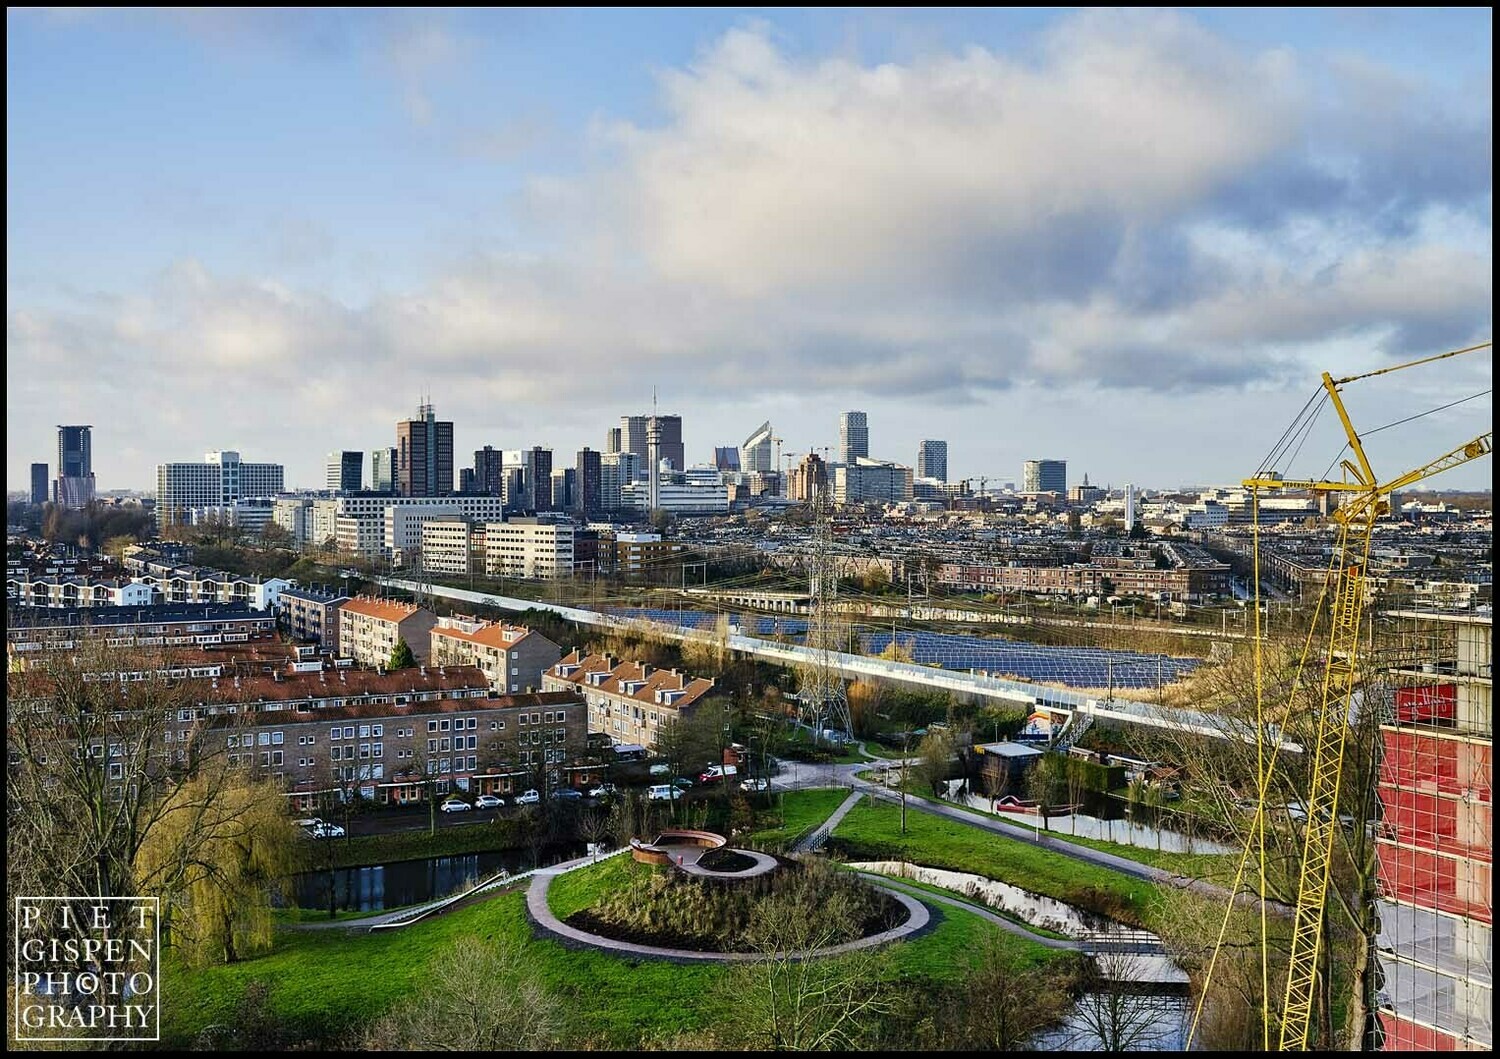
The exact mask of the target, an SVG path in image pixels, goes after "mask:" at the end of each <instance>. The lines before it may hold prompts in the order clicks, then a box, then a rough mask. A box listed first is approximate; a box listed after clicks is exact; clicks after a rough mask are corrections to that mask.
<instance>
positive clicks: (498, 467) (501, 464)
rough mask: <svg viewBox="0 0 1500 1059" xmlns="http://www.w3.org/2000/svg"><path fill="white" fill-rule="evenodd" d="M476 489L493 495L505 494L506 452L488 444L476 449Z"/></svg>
mask: <svg viewBox="0 0 1500 1059" xmlns="http://www.w3.org/2000/svg"><path fill="white" fill-rule="evenodd" d="M474 489H475V490H476V491H477V492H480V493H488V494H490V495H491V496H503V495H505V460H504V454H503V453H502V452H501V451H500V450H499V449H497V448H494V447H492V446H490V445H486V446H485V447H484V448H482V449H475V450H474Z"/></svg>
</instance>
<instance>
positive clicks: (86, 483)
mask: <svg viewBox="0 0 1500 1059" xmlns="http://www.w3.org/2000/svg"><path fill="white" fill-rule="evenodd" d="M93 499H94V428H93V427H91V426H63V425H61V424H59V426H58V428H57V496H56V500H57V502H58V503H59V504H61V505H62V506H63V507H74V508H77V507H87V506H88V505H89V502H90V501H92V500H93Z"/></svg>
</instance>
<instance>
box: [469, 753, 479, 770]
mask: <svg viewBox="0 0 1500 1059" xmlns="http://www.w3.org/2000/svg"><path fill="white" fill-rule="evenodd" d="M478 760H479V759H478V758H477V757H475V756H474V755H473V754H470V755H469V771H470V772H473V771H474V769H475V768H476V767H477V763H478Z"/></svg>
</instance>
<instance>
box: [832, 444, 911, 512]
mask: <svg viewBox="0 0 1500 1059" xmlns="http://www.w3.org/2000/svg"><path fill="white" fill-rule="evenodd" d="M911 498H912V473H911V468H910V467H903V466H902V465H901V464H899V463H888V462H886V461H884V460H872V459H869V458H868V457H864V456H858V457H855V459H854V460H853V461H851V462H849V463H845V464H841V465H839V466H838V467H835V468H834V478H833V500H834V503H836V504H868V503H876V504H899V503H903V502H905V501H907V500H910V499H911Z"/></svg>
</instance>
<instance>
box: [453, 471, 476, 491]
mask: <svg viewBox="0 0 1500 1059" xmlns="http://www.w3.org/2000/svg"><path fill="white" fill-rule="evenodd" d="M475 480H476V476H475V474H474V468H472V467H460V468H459V469H458V491H459V494H460V495H462V496H473V495H474V494H475V493H477V492H479V488H478V486H476V485H475V484H474V482H475Z"/></svg>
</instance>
